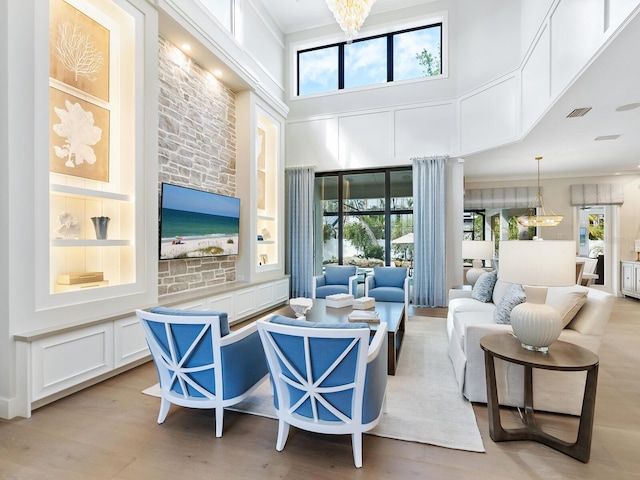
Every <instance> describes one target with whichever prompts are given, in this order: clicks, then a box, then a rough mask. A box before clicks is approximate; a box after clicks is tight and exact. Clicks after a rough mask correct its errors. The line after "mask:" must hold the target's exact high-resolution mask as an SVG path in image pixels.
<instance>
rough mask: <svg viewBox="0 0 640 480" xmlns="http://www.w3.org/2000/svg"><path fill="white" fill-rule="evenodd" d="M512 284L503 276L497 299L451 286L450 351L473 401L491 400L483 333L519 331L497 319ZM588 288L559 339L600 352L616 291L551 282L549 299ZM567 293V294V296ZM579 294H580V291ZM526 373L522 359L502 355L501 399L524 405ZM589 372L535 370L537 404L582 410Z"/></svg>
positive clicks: (464, 389)
mask: <svg viewBox="0 0 640 480" xmlns="http://www.w3.org/2000/svg"><path fill="white" fill-rule="evenodd" d="M510 287H511V284H508V283H505V282H502V281H500V280H498V281H497V282H496V285H495V287H494V289H493V295H492V299H493V301H492V302H488V303H483V302H480V301H478V300H475V299H473V298H471V293H472V291H471V290H450V292H449V312H448V316H447V335H448V338H449V357H450V358H451V362H452V363H453V367H454V370H455V375H456V379H457V380H458V384H459V386H460V393H461V394H462V395H464V396H465V397H466V398H467V399H468V400H469V401H471V402H480V403H486V402H487V389H486V382H485V368H484V351H483V350H482V349H481V348H480V338H482V337H483V336H484V335H490V334H494V333H500V332H513V330H512V328H511V325H502V324H496V323H495V321H494V318H493V313H494V310H495V309H496V305H497V304H498V303H499V301H500V299H501V298H502V296H503V295H504V294H505V293H506V292H507V290H508V289H509V288H510ZM580 289H583V290H585V291H586V293H587V297H586V298H587V299H586V302H585V303H584V305H583V306H582V307H581V308H580V309H579V311H578V312H577V314H576V315H575V317H574V318H573V320H572V321H571V322H570V323H569V325H568V326H567V327H566V328H565V329H564V330H563V331H562V333H561V334H560V337H559V340H562V341H565V342H570V343H574V344H576V345H580V346H582V347H585V348H587V349H589V350H591V351H592V352H594V353H598V349H599V348H600V344H601V342H602V337H603V335H604V332H605V328H606V325H607V322H608V321H609V317H610V315H611V311H612V309H613V304H614V299H615V297H614V296H613V295H611V294H609V293H607V292H604V291H601V290H596V289H593V288H587V287H582V286H578V285H576V286H575V287H551V288H549V291H548V294H547V303H548V304H552V305H554V304H555V305H557V304H558V303H562V302H563V300H564V299H566V298H567V297H566V295H568V294H569V293H570V292H576V291H579V290H580ZM563 295H564V296H565V297H563ZM574 295H575V294H574ZM523 375H524V369H523V367H522V366H520V365H514V364H510V363H507V362H505V361H503V360H498V359H496V380H497V384H498V398H499V401H500V404H501V405H509V406H522V405H523V403H524V402H523ZM585 378H586V373H585V372H554V371H549V370H538V369H534V370H533V382H534V383H533V392H534V396H533V406H534V409H536V410H540V411H548V412H557V413H566V414H571V415H579V414H580V410H581V408H582V396H583V393H584V383H585Z"/></svg>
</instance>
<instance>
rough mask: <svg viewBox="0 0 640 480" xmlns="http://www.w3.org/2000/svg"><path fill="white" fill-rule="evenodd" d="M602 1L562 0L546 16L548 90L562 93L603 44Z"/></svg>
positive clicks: (556, 93)
mask: <svg viewBox="0 0 640 480" xmlns="http://www.w3.org/2000/svg"><path fill="white" fill-rule="evenodd" d="M604 10H605V9H604V7H603V1H602V0H563V1H561V2H559V3H558V4H557V6H556V8H555V9H554V10H553V11H552V13H551V15H550V17H549V23H550V26H551V75H552V77H551V91H552V93H553V95H554V96H556V95H558V94H559V93H560V92H562V91H563V90H564V89H565V88H566V86H567V85H568V84H569V83H571V82H572V81H573V80H574V79H575V78H576V76H577V74H578V73H579V72H580V71H581V69H582V68H583V67H584V66H585V65H586V64H588V63H589V61H590V59H591V58H593V56H594V55H595V53H596V52H597V51H598V48H599V47H600V46H601V45H602V44H603V43H604V40H605V35H604Z"/></svg>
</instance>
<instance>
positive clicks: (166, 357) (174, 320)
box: [136, 307, 268, 437]
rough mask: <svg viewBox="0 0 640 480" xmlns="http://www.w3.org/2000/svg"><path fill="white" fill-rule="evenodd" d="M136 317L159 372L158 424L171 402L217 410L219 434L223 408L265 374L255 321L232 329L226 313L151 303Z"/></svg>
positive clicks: (138, 312)
mask: <svg viewBox="0 0 640 480" xmlns="http://www.w3.org/2000/svg"><path fill="white" fill-rule="evenodd" d="M136 315H137V316H138V319H139V320H140V322H141V323H142V327H143V329H144V333H145V337H146V340H147V344H148V345H149V350H150V351H151V356H152V357H153V361H154V362H155V365H156V369H157V371H158V378H159V382H160V392H161V402H160V413H159V414H158V423H163V422H164V420H165V418H166V417H167V414H168V413H169V407H170V406H171V404H172V403H173V404H175V405H180V406H183V407H191V408H215V410H216V437H221V436H222V422H223V416H224V407H228V406H230V405H235V404H236V403H239V402H241V401H242V400H243V399H245V398H246V397H247V396H248V395H250V394H251V392H252V391H253V390H254V389H255V388H256V387H257V386H258V385H259V384H260V383H262V381H264V380H265V379H266V378H267V374H268V371H267V363H266V359H265V356H264V350H263V348H262V343H261V342H260V336H259V334H258V332H257V328H256V325H255V323H254V324H251V325H247V326H246V327H243V328H241V329H239V330H236V331H233V332H230V331H229V323H228V321H227V314H226V313H220V312H211V311H195V310H178V309H170V308H165V307H155V308H152V309H151V310H150V311H145V310H136Z"/></svg>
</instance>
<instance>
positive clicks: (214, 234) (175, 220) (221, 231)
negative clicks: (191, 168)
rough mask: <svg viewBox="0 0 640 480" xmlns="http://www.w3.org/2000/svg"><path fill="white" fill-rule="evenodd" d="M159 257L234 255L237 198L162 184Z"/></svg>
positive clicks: (236, 236)
mask: <svg viewBox="0 0 640 480" xmlns="http://www.w3.org/2000/svg"><path fill="white" fill-rule="evenodd" d="M160 207H161V208H160V260H172V259H176V258H198V257H214V256H219V255H237V254H238V240H239V232H240V199H239V198H234V197H228V196H226V195H220V194H217V193H210V192H205V191H202V190H196V189H194V188H187V187H180V186H177V185H171V184H169V183H163V184H162V196H161V200H160Z"/></svg>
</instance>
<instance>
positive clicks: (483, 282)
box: [471, 270, 498, 303]
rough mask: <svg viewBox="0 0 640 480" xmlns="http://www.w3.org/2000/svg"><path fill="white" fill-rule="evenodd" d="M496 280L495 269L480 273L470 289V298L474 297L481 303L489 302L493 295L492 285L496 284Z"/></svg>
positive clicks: (496, 273)
mask: <svg viewBox="0 0 640 480" xmlns="http://www.w3.org/2000/svg"><path fill="white" fill-rule="evenodd" d="M497 280H498V272H497V271H495V270H493V271H492V272H486V273H483V274H482V275H480V277H479V278H478V280H476V283H475V285H474V286H473V290H472V291H471V298H475V299H476V300H478V301H479V302H482V303H487V302H490V301H491V299H492V297H493V287H495V286H496V281H497Z"/></svg>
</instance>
